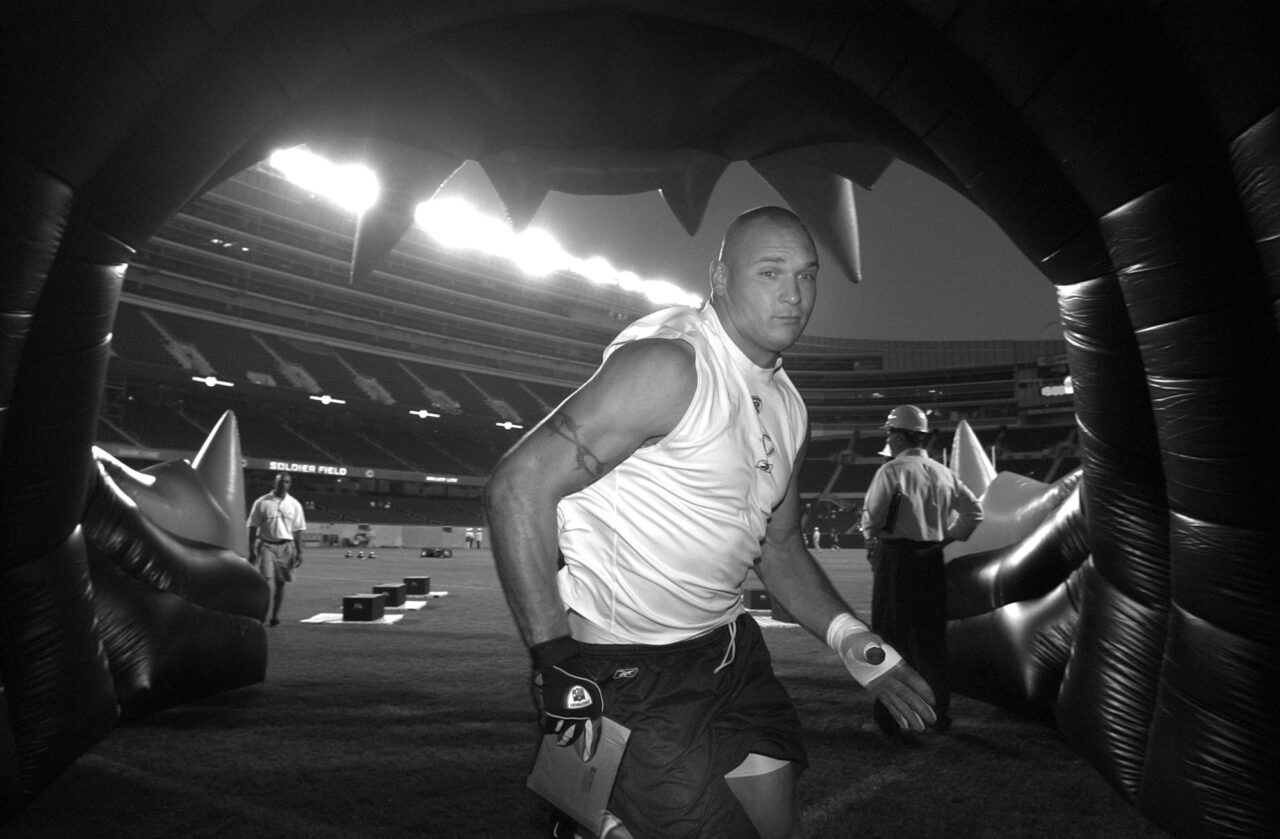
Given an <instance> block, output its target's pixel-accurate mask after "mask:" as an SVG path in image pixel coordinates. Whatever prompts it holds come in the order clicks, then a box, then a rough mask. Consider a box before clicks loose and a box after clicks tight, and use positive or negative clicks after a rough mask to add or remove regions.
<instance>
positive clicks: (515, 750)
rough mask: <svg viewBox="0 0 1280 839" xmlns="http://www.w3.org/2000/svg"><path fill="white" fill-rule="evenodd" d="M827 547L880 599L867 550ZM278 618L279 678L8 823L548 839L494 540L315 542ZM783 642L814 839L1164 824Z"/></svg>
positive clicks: (1, 830)
mask: <svg viewBox="0 0 1280 839" xmlns="http://www.w3.org/2000/svg"><path fill="white" fill-rule="evenodd" d="M819 559H820V560H821V561H822V563H823V564H824V565H825V566H826V567H827V568H828V571H829V573H830V574H831V576H832V579H833V580H834V581H835V582H836V585H837V587H838V588H840V590H841V591H842V592H843V593H844V594H845V595H846V596H847V597H848V598H849V599H850V600H851V602H853V604H854V606H855V607H856V608H859V609H864V610H865V609H866V607H867V601H868V598H869V595H870V587H869V586H870V579H869V570H868V569H867V567H866V562H865V559H864V558H863V554H862V552H861V551H853V550H848V551H823V552H821V553H820V554H819ZM411 575H429V576H430V577H431V587H432V589H433V590H436V591H440V590H445V591H448V592H449V594H448V596H447V597H443V598H440V599H438V600H431V601H429V602H428V605H427V606H426V607H425V608H423V609H422V610H420V611H417V612H408V613H406V616H405V617H404V618H403V619H402V620H401V621H400V622H399V623H396V624H392V625H386V626H374V625H351V624H347V625H316V624H304V623H300V621H301V620H302V619H303V618H306V617H310V616H312V615H315V614H317V613H321V612H340V611H341V602H342V596H343V595H346V594H359V593H366V592H370V591H371V589H372V586H374V585H376V584H378V583H385V582H400V581H401V580H402V578H403V577H405V576H411ZM268 631H269V633H270V635H269V640H270V657H269V664H268V672H267V680H266V682H264V683H263V684H261V685H257V686H253V687H250V688H245V689H241V690H237V691H232V692H229V693H225V694H221V695H218V696H214V697H209V698H207V699H205V700H203V701H201V702H197V703H193V704H191V705H187V706H183V707H181V708H176V709H172V710H170V711H166V712H164V713H160V714H156V715H153V716H151V717H148V718H146V719H143V720H140V721H137V722H134V723H131V724H128V725H124V726H121V727H119V728H117V729H116V730H115V731H113V732H112V733H111V734H110V735H109V736H108V737H107V739H106V740H104V741H103V742H102V743H100V744H99V745H98V746H96V747H95V748H94V749H93V750H92V751H90V752H89V753H88V754H86V755H84V756H83V757H81V758H80V759H79V760H78V761H77V762H76V763H75V764H74V765H73V766H72V767H70V768H69V769H68V770H67V771H66V772H65V773H64V774H63V775H62V776H61V777H60V778H59V779H58V781H56V782H55V783H54V785H53V786H52V787H50V788H49V789H48V790H46V791H45V792H44V793H43V794H42V795H41V796H40V797H39V798H38V799H37V800H36V801H35V802H34V804H33V805H32V806H31V807H30V808H29V809H28V810H27V811H25V812H24V813H22V814H21V815H20V816H18V817H17V818H16V819H14V820H12V821H11V822H10V823H9V824H7V825H4V826H3V827H0V836H3V837H5V839H8V837H54V838H56V837H117V836H119V837H133V838H134V839H146V838H147V837H166V839H171V838H172V837H275V839H288V837H309V838H310V837H314V839H326V838H327V837H409V836H414V837H489V836H492V837H526V836H528V837H533V836H538V835H540V832H539V831H540V828H541V825H542V823H543V819H544V817H545V811H544V809H543V807H542V805H541V803H540V802H539V800H538V799H537V798H536V797H535V796H534V795H533V794H532V793H530V792H528V791H527V790H526V789H525V786H524V778H525V775H526V774H527V772H528V769H529V765H530V762H531V760H532V757H533V749H534V745H535V740H536V737H537V730H536V726H535V720H534V714H533V707H532V702H531V700H530V697H529V693H528V689H527V675H528V663H527V656H526V654H525V652H524V649H523V647H522V646H521V644H520V642H519V640H518V638H517V635H516V632H515V628H514V624H513V623H512V621H511V618H510V615H509V613H508V611H507V608H506V603H505V601H504V599H503V597H502V592H501V590H500V589H499V587H498V584H497V579H496V575H495V574H494V571H493V564H492V559H491V555H490V553H489V551H488V550H476V551H467V550H459V551H458V552H457V554H456V555H455V556H454V557H452V558H449V559H422V558H419V557H418V556H417V552H416V551H411V550H395V549H382V550H378V552H377V557H376V558H375V559H364V560H358V559H355V558H351V559H347V558H344V556H343V551H342V550H336V549H334V550H320V549H313V550H311V551H309V552H308V554H307V561H306V564H305V565H304V566H303V567H302V568H301V569H300V571H299V574H298V578H297V580H296V581H295V582H294V583H293V584H292V585H291V586H290V587H289V588H288V591H287V597H286V599H285V606H284V620H283V624H282V625H281V626H280V627H277V628H274V629H270V630H268ZM765 637H766V638H767V639H768V641H769V645H770V648H771V649H772V651H773V656H774V662H775V667H776V669H777V671H778V673H779V675H780V676H781V677H782V679H783V680H784V681H785V682H786V684H787V685H788V687H789V688H790V689H791V691H792V694H793V696H794V697H795V700H796V703H797V705H798V707H799V709H800V714H801V718H802V720H803V721H804V724H805V727H806V730H807V732H808V747H809V750H810V758H811V761H812V766H811V769H810V771H809V772H807V773H806V774H805V775H804V777H803V778H802V779H801V808H802V813H803V818H804V821H805V824H806V826H807V828H808V831H809V835H810V836H811V837H833V839H834V837H840V839H844V837H912V838H913V839H915V838H918V839H929V837H938V839H942V837H946V838H947V839H965V837H1005V836H1016V837H1160V836H1164V835H1165V834H1164V833H1163V832H1161V831H1159V830H1157V829H1156V828H1154V827H1153V826H1151V825H1150V824H1149V823H1148V822H1146V821H1145V820H1144V819H1143V818H1142V817H1140V816H1139V815H1138V814H1137V813H1136V812H1134V811H1133V810H1132V809H1131V808H1130V807H1129V806H1128V805H1127V804H1126V803H1125V802H1123V801H1122V800H1121V799H1120V798H1119V797H1118V796H1117V795H1116V794H1115V793H1114V792H1112V791H1111V789H1110V788H1109V787H1108V786H1107V785H1106V784H1105V783H1104V782H1103V781H1102V779H1101V778H1100V776H1099V775H1098V774H1097V773H1096V772H1095V771H1094V770H1093V769H1092V768H1091V767H1089V766H1088V765H1087V764H1086V763H1085V762H1084V761H1083V760H1082V759H1080V758H1079V757H1077V756H1076V755H1075V754H1074V753H1073V752H1071V750H1070V749H1069V748H1068V747H1067V746H1066V745H1065V744H1063V742H1062V741H1061V740H1060V739H1059V738H1058V736H1057V735H1056V734H1055V733H1054V732H1053V731H1052V730H1050V729H1048V728H1045V727H1044V726H1042V725H1040V724H1038V723H1034V722H1030V721H1026V720H1023V719H1020V718H1018V717H1015V716H1012V715H1010V714H1008V713H1005V712H1003V711H1001V710H999V709H996V708H993V707H991V706H989V705H986V704H983V703H979V702H976V701H974V700H971V699H967V698H966V697H957V698H956V700H955V702H954V705H953V713H954V716H955V719H956V724H955V728H954V729H953V730H952V733H950V734H948V735H946V736H936V735H933V736H927V737H921V738H917V739H916V740H915V741H914V742H911V743H908V744H902V743H898V742H894V741H891V740H889V739H887V738H885V737H884V736H883V735H881V734H880V733H879V730H878V729H877V728H876V727H875V725H874V723H873V722H872V721H871V713H870V711H871V707H870V702H869V701H868V699H867V697H866V695H865V694H864V693H862V692H861V691H860V689H859V688H857V686H856V685H855V684H854V683H853V682H852V680H851V679H850V678H849V677H848V676H847V675H846V674H845V672H844V668H843V667H842V666H841V665H840V663H839V662H838V661H837V660H836V658H835V656H834V655H832V654H831V653H830V652H829V651H827V650H826V648H825V646H824V645H823V644H821V643H820V642H819V641H817V640H816V639H814V638H812V637H811V636H809V635H807V634H805V633H804V632H803V631H802V630H799V629H794V628H766V629H765Z"/></svg>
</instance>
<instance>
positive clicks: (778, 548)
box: [756, 441, 937, 731]
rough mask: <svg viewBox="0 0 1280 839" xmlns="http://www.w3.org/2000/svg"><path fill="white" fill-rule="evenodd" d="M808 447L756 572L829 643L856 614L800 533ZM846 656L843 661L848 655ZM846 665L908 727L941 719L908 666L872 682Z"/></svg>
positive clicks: (892, 668)
mask: <svg viewBox="0 0 1280 839" xmlns="http://www.w3.org/2000/svg"><path fill="white" fill-rule="evenodd" d="M807 448H808V443H807V441H806V444H805V446H804V447H802V448H801V450H800V453H799V454H798V455H797V458H796V464H797V468H796V469H794V470H793V471H792V473H791V485H790V486H789V487H788V488H787V494H786V497H785V498H783V499H782V503H781V504H780V505H779V506H778V509H777V510H775V511H774V514H773V518H771V519H770V520H769V526H768V528H766V530H765V537H764V545H763V546H762V547H763V550H762V553H761V556H760V562H759V563H757V565H756V572H757V573H758V574H759V575H760V579H761V580H763V581H764V584H765V586H766V587H767V588H768V589H769V594H770V595H772V596H774V597H776V598H777V599H778V602H780V603H781V604H782V606H783V608H785V609H786V610H787V611H788V612H790V613H791V614H792V615H793V616H795V618H796V619H797V620H798V621H800V625H801V626H803V627H804V628H805V629H807V630H809V631H810V632H812V633H813V634H814V635H816V636H817V637H818V638H820V639H822V640H823V641H826V640H827V628H828V627H829V626H830V625H831V621H832V620H833V619H834V618H835V617H836V616H837V615H839V614H841V613H846V612H847V613H849V614H852V613H853V610H852V609H850V608H849V606H848V604H846V603H845V602H844V600H843V599H842V598H841V597H840V595H839V593H838V592H836V590H835V587H834V586H832V585H831V580H830V579H829V578H828V577H827V575H826V572H824V571H823V570H822V568H821V566H819V565H818V562H817V560H815V559H814V558H813V554H811V553H809V549H808V548H806V547H805V545H804V537H803V536H801V534H800V485H799V483H800V478H799V475H800V469H799V464H801V463H803V462H804V455H805V449H807ZM864 623H866V621H864ZM873 637H874V636H873ZM895 655H896V654H895ZM841 656H842V658H843V657H844V654H843V653H841ZM846 666H849V667H850V672H851V673H853V674H854V676H855V678H858V680H859V681H860V682H861V683H862V684H863V685H864V686H866V688H867V690H868V691H870V692H871V694H872V696H874V697H875V698H876V699H877V700H879V701H881V702H883V703H885V706H886V707H887V708H888V709H889V712H890V713H891V714H892V715H893V716H894V719H896V720H897V722H898V724H899V725H900V726H902V727H903V728H908V729H911V730H914V731H922V730H923V729H924V728H925V726H928V725H931V724H933V722H934V721H935V720H936V719H937V718H936V716H935V714H934V711H933V709H932V708H931V707H930V706H931V705H932V703H933V699H934V697H933V692H932V691H931V690H930V689H929V685H928V683H927V682H925V680H924V679H922V678H920V676H919V674H917V673H916V672H915V671H914V670H912V669H911V668H910V667H908V666H907V664H906V662H905V661H898V662H897V664H889V663H886V668H887V669H886V670H885V671H884V673H883V675H878V676H875V677H874V678H871V681H867V678H868V677H866V676H859V674H858V673H857V672H854V668H853V667H852V666H850V665H849V664H848V662H847V661H846Z"/></svg>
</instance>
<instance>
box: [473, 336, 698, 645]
mask: <svg viewBox="0 0 1280 839" xmlns="http://www.w3.org/2000/svg"><path fill="white" fill-rule="evenodd" d="M696 385H697V373H696V369H695V367H694V356H693V348H692V347H690V346H689V345H688V344H686V343H684V342H683V341H676V340H643V341H636V342H635V343H632V344H627V345H625V346H623V347H620V348H618V349H617V350H615V351H614V353H613V354H612V355H610V356H609V359H608V360H607V361H606V362H605V363H604V365H603V366H602V367H601V368H600V369H599V370H598V371H597V372H596V374H595V375H594V376H592V378H591V380H590V381H588V382H587V383H586V384H584V385H583V386H582V387H581V388H579V389H578V390H577V391H576V392H575V393H574V394H573V395H572V396H570V397H569V398H568V399H567V400H565V402H564V403H563V404H561V405H560V407H559V408H557V409H556V410H555V411H554V412H553V413H552V414H551V415H550V416H549V417H547V418H546V419H545V420H543V421H542V422H541V423H539V424H538V426H537V427H536V428H534V429H533V430H532V431H530V432H529V433H528V434H527V435H526V436H525V437H524V438H523V439H522V440H521V441H520V442H519V443H517V444H516V445H515V447H514V448H512V449H511V451H509V452H508V453H507V454H506V456H504V457H503V459H502V460H501V462H499V464H498V467H497V469H496V470H495V471H494V474H493V478H492V479H491V480H490V481H489V485H488V487H487V488H486V490H485V506H486V509H487V511H488V516H489V527H490V531H491V534H492V537H493V555H494V561H495V563H496V565H497V570H498V578H499V580H500V581H501V583H502V587H503V591H504V592H505V593H506V597H507V603H508V604H509V605H510V607H511V612H512V615H513V616H514V617H515V621H516V626H517V627H518V628H519V630H520V635H521V636H522V637H523V638H524V641H525V644H527V645H529V646H533V645H534V644H538V643H541V642H543V641H547V640H550V639H552V638H556V637H559V636H562V635H567V634H568V632H569V627H568V622H567V620H566V618H565V612H564V606H563V605H562V604H561V602H560V596H559V593H558V592H557V590H556V584H555V575H556V565H557V559H558V556H559V546H558V541H557V534H556V504H557V503H559V501H560V499H561V498H564V497H565V496H567V495H571V494H572V493H574V492H577V491H578V490H581V489H583V488H585V487H587V486H589V485H590V484H592V483H594V482H595V481H597V480H599V479H600V478H601V477H602V476H603V475H605V474H607V473H608V472H609V471H610V470H611V469H613V468H614V467H615V466H616V465H617V464H618V463H620V462H622V461H623V460H625V459H626V458H627V456H629V455H630V454H631V453H632V452H634V451H635V450H636V449H638V448H640V447H641V446H642V445H644V444H645V443H646V442H649V441H652V440H655V439H657V438H660V437H662V436H664V435H666V434H667V433H668V432H670V431H671V430H672V429H673V428H675V426H676V424H677V423H679V421H680V419H681V418H682V417H683V416H684V412H685V410H686V409H687V408H688V406H689V403H690V401H691V400H692V398H693V393H694V388H695V387H696Z"/></svg>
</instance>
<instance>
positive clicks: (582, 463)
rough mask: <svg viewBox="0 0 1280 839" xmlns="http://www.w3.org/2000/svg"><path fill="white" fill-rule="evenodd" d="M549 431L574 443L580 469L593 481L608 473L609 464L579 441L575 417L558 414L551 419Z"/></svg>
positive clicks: (548, 426) (548, 425)
mask: <svg viewBox="0 0 1280 839" xmlns="http://www.w3.org/2000/svg"><path fill="white" fill-rule="evenodd" d="M547 430H548V431H550V432H551V433H552V434H555V435H556V436H558V437H563V438H565V439H566V440H568V441H569V442H571V443H573V445H574V447H575V448H576V449H577V454H576V457H577V460H578V468H579V469H581V470H582V471H584V472H586V473H587V474H588V475H590V476H591V479H592V480H595V479H596V478H599V477H600V476H601V475H603V474H604V473H605V472H606V471H608V464H607V463H605V462H604V461H603V460H601V459H600V458H598V457H596V456H595V455H594V454H593V453H592V452H591V450H590V449H588V448H587V447H586V446H585V445H583V443H582V440H581V439H579V437H578V424H577V423H576V422H574V421H573V417H571V416H569V415H568V414H564V413H556V414H555V415H554V416H552V417H551V421H550V422H549V423H547Z"/></svg>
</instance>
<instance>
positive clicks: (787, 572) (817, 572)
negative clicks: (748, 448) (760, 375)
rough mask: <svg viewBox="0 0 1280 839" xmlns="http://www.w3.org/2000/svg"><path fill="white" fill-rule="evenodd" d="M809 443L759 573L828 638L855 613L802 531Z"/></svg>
mask: <svg viewBox="0 0 1280 839" xmlns="http://www.w3.org/2000/svg"><path fill="white" fill-rule="evenodd" d="M807 449H808V441H806V442H805V445H804V446H803V447H801V449H800V452H799V453H798V454H797V455H796V466H795V468H794V469H793V470H792V472H791V483H790V485H789V486H788V487H787V494H786V496H784V497H783V499H782V503H781V504H779V505H778V509H776V510H774V512H773V516H772V518H770V520H769V526H768V528H767V529H766V530H765V535H764V544H763V545H762V546H761V556H760V561H759V562H758V563H757V564H756V573H757V574H758V575H759V576H760V579H761V580H762V581H763V582H764V584H765V587H766V588H768V589H769V594H770V596H772V597H775V598H777V600H778V602H779V603H781V604H782V606H783V608H785V609H786V610H787V611H788V612H789V613H790V614H791V615H792V616H794V617H795V618H796V620H798V621H799V622H800V625H801V626H803V627H804V628H805V629H807V630H809V631H810V632H812V633H813V634H814V635H816V636H817V637H818V638H821V639H824V640H825V638H826V632H827V626H828V625H829V624H830V623H831V620H832V618H834V617H835V616H836V615H838V614H840V613H842V612H852V611H853V610H852V609H851V608H849V606H848V604H846V603H845V602H844V600H843V598H841V597H840V595H839V593H838V592H836V590H835V587H834V586H832V585H831V580H830V579H829V578H828V577H827V575H826V572H825V571H823V570H822V567H821V566H820V565H818V562H817V560H815V559H814V558H813V554H811V553H810V552H809V549H808V548H807V547H805V544H804V536H803V534H801V532H800V464H802V463H804V456H805V451H806V450H807Z"/></svg>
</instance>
